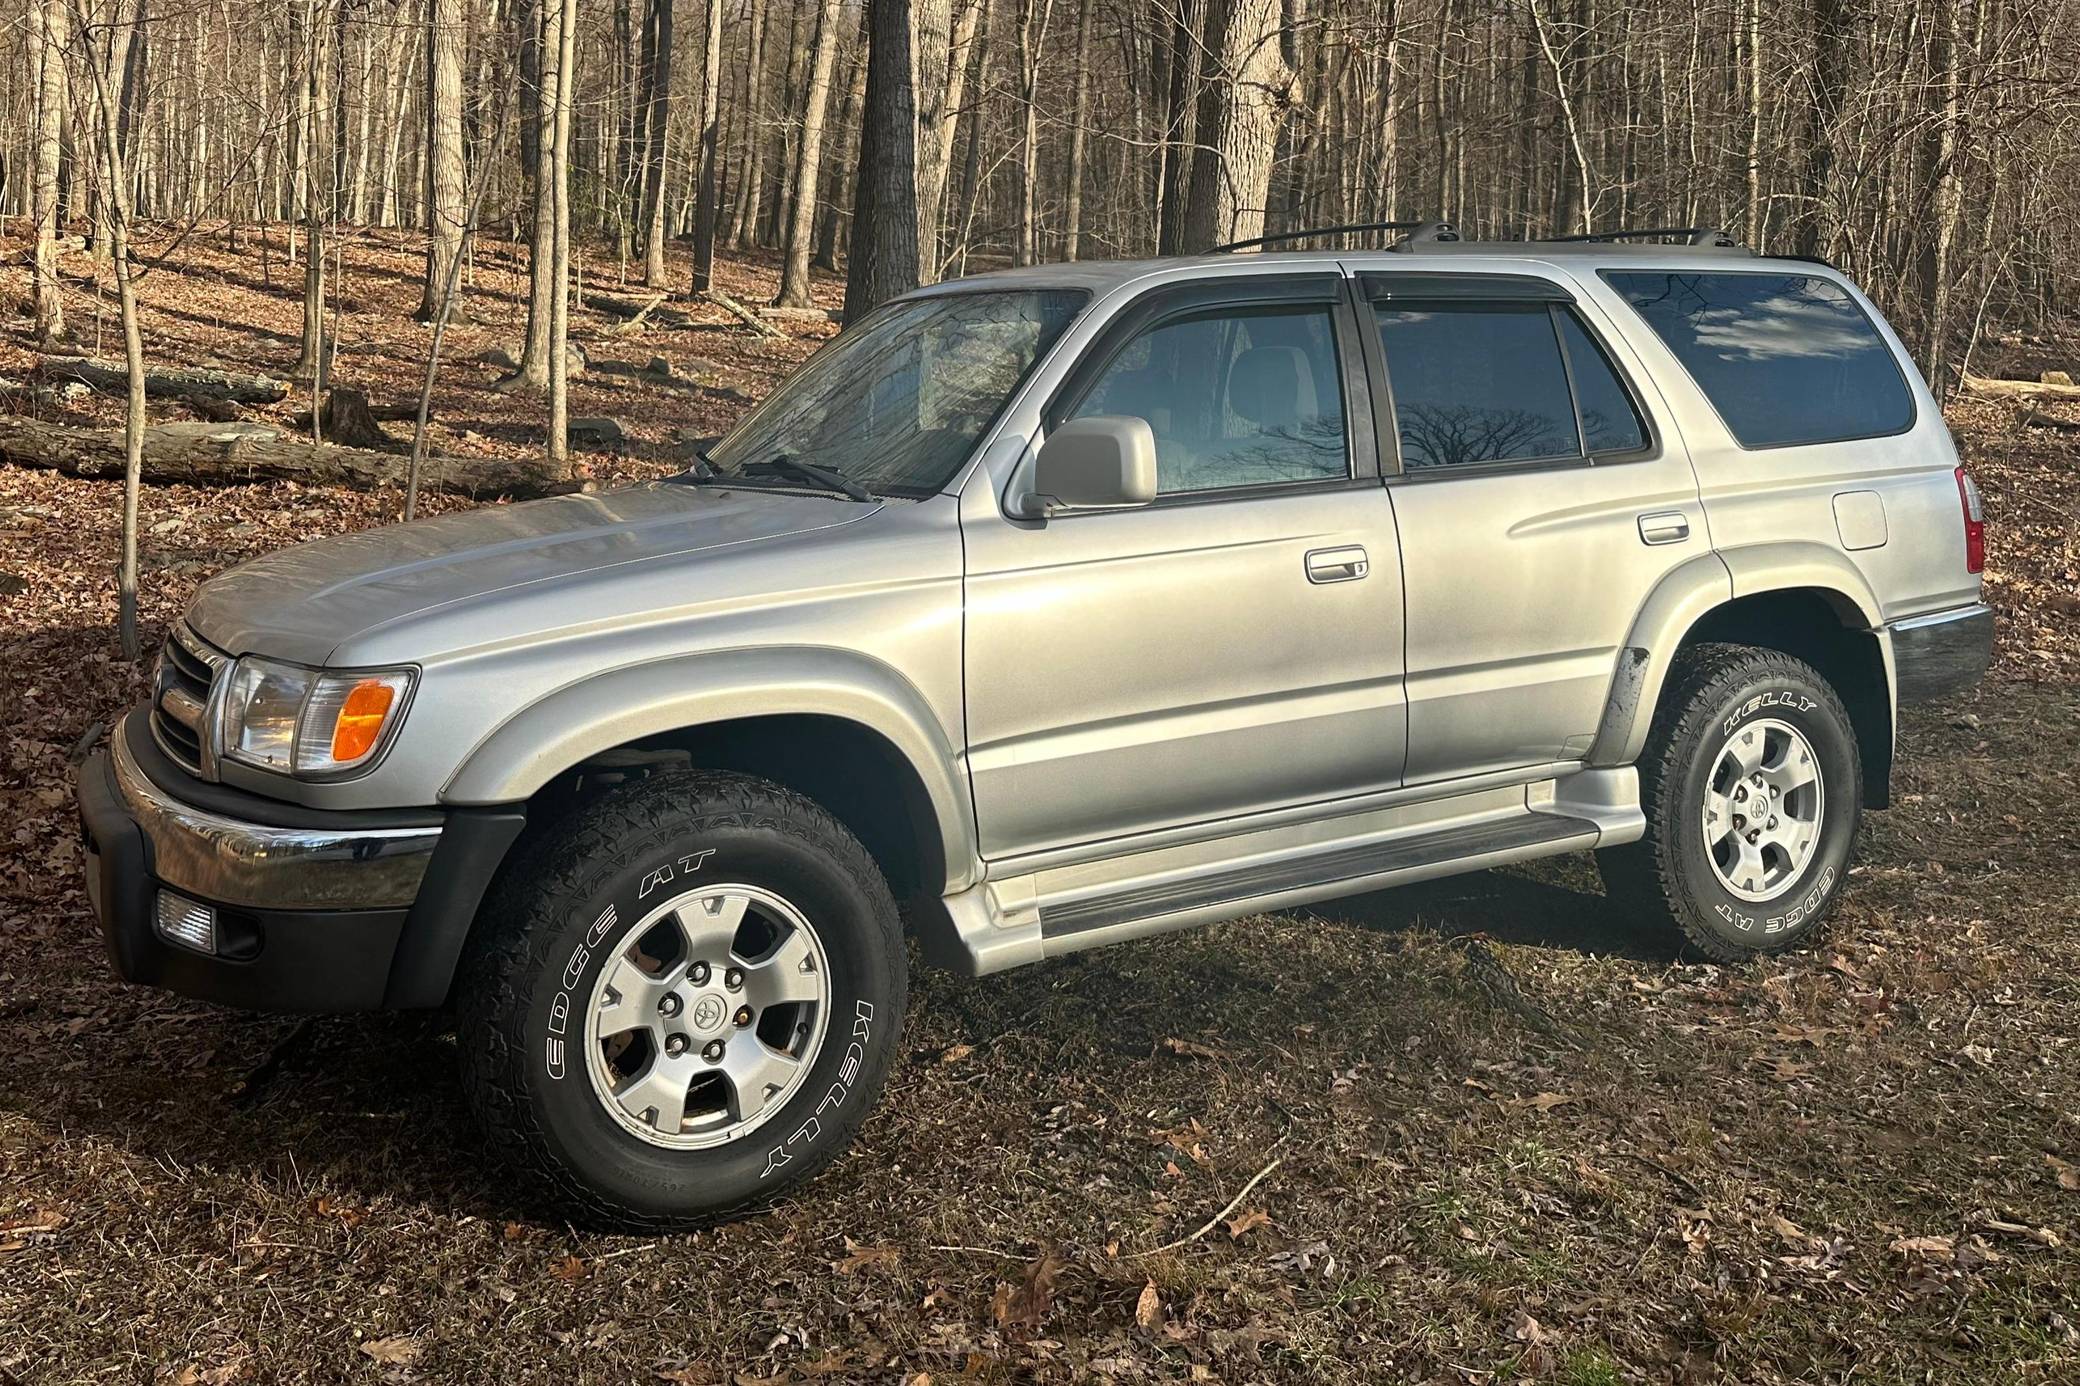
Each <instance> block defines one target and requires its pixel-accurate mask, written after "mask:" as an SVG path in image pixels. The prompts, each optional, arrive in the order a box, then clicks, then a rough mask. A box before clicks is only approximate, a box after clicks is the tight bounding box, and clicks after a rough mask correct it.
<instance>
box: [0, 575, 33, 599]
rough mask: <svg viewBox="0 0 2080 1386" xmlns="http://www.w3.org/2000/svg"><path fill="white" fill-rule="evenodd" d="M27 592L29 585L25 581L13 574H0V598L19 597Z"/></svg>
mask: <svg viewBox="0 0 2080 1386" xmlns="http://www.w3.org/2000/svg"><path fill="white" fill-rule="evenodd" d="M28 590H29V584H28V582H27V581H26V580H25V579H22V578H18V577H16V576H15V575H14V574H13V573H0V597H19V596H20V595H21V594H22V593H24V592H26V591H28Z"/></svg>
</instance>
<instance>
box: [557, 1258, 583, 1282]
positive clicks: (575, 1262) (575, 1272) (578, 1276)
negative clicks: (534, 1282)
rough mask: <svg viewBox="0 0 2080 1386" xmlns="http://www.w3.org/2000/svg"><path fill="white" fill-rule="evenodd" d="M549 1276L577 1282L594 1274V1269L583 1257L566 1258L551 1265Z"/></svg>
mask: <svg viewBox="0 0 2080 1386" xmlns="http://www.w3.org/2000/svg"><path fill="white" fill-rule="evenodd" d="M549 1274H551V1275H553V1276H555V1277H556V1278H557V1279H558V1280H565V1281H571V1282H576V1281H579V1280H583V1279H584V1278H585V1277H586V1276H588V1275H590V1274H592V1267H591V1266H589V1265H587V1264H586V1263H585V1260H584V1258H583V1257H579V1256H565V1257H563V1258H562V1259H561V1260H557V1261H552V1262H550V1263H549Z"/></svg>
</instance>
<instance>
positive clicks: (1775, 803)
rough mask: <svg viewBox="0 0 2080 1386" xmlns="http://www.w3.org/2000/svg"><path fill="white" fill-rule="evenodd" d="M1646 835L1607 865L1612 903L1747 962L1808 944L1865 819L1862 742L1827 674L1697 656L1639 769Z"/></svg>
mask: <svg viewBox="0 0 2080 1386" xmlns="http://www.w3.org/2000/svg"><path fill="white" fill-rule="evenodd" d="M1639 776H1640V798H1641V804H1642V807H1643V808H1644V809H1645V811H1646V818H1647V832H1646V836H1645V837H1644V838H1643V839H1642V840H1641V841H1639V842H1636V843H1631V844H1628V845H1626V846H1623V847H1617V848H1611V849H1608V850H1606V851H1603V852H1599V853H1598V854H1597V858H1598V863H1599V865H1600V866H1601V867H1602V870H1603V876H1604V880H1605V883H1606V884H1607V885H1608V886H1609V888H1610V892H1611V895H1612V896H1613V898H1614V899H1616V900H1617V901H1619V902H1620V903H1622V904H1624V905H1626V906H1627V907H1629V908H1631V909H1633V910H1634V911H1636V912H1637V913H1639V914H1641V915H1644V916H1645V917H1647V918H1648V919H1651V920H1654V921H1656V922H1666V923H1669V924H1672V925H1674V926H1675V927H1676V928H1677V929H1679V930H1680V931H1681V932H1682V935H1683V937H1684V938H1686V939H1687V940H1688V941H1689V942H1690V943H1691V944H1692V945H1693V946H1695V947H1696V948H1697V949H1698V950H1699V951H1700V952H1702V953H1704V954H1706V955H1707V956H1709V957H1713V958H1717V959H1720V960H1722V961H1728V962H1731V961H1738V960H1740V959H1743V958H1748V957H1753V956H1756V955H1758V954H1763V953H1776V952H1781V951H1783V950H1785V949H1788V948H1793V947H1796V946H1798V945H1799V944H1800V943H1802V942H1804V941H1806V940H1807V939H1808V938H1810V937H1811V935H1812V934H1813V932H1814V931H1815V929H1817V928H1818V927H1819V925H1820V923H1821V921H1822V920H1823V919H1824V918H1825V917H1826V915H1827V913H1828V911H1829V909H1830V908H1832V906H1833V904H1834V899H1835V895H1836V893H1837V892H1838V891H1839V889H1840V887H1841V884H1842V881H1843V879H1844V878H1845V877H1846V875H1847V873H1848V865H1849V855H1850V850H1851V848H1852V846H1853V844H1854V841H1855V837H1856V827H1857V822H1858V819H1859V817H1860V816H1861V814H1862V810H1863V790H1862V784H1863V776H1862V768H1861V765H1860V764H1859V761H1858V756H1857V746H1856V732H1855V728H1854V726H1853V724H1852V723H1851V722H1850V720H1849V714H1848V711H1847V709H1845V708H1844V707H1843V706H1842V702H1841V699H1840V698H1839V697H1838V696H1836V694H1835V691H1834V689H1833V688H1832V687H1830V686H1829V685H1828V683H1827V681H1826V680H1825V679H1824V678H1822V677H1821V676H1820V674H1819V672H1818V671H1816V670H1815V669H1814V668H1813V667H1812V666H1811V665H1809V664H1806V663H1805V662H1803V661H1802V660H1798V659H1794V658H1792V657H1791V656H1790V655H1787V654H1783V653H1780V652H1778V651H1775V650H1763V649H1756V648H1753V647H1750V646H1744V645H1699V646H1694V647H1692V648H1691V649H1689V650H1686V651H1685V652H1684V653H1683V654H1682V656H1681V657H1680V658H1679V661H1678V664H1677V667H1676V668H1675V669H1674V670H1673V671H1672V672H1671V674H1670V681H1669V687H1668V690H1667V691H1666V693H1665V694H1664V695H1663V698H1662V702H1661V707H1660V710H1659V711H1658V712H1657V714H1656V715H1655V719H1654V726H1653V729H1652V731H1651V732H1650V733H1649V735H1648V738H1647V746H1646V750H1645V753H1644V754H1643V755H1642V756H1641V758H1640V764H1639Z"/></svg>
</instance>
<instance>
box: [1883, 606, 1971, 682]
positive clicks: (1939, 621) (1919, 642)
mask: <svg viewBox="0 0 2080 1386" xmlns="http://www.w3.org/2000/svg"><path fill="white" fill-rule="evenodd" d="M1886 629H1887V631H1888V633H1889V634H1890V635H1891V636H1892V662H1893V671H1894V672H1893V678H1894V680H1895V686H1896V687H1895V691H1896V694H1897V697H1898V700H1899V702H1900V704H1901V705H1902V706H1904V705H1906V704H1909V703H1925V702H1929V701H1931V700H1933V699H1936V698H1947V697H1949V696H1950V695H1951V694H1953V693H1961V692H1963V691H1964V690H1965V689H1967V688H1970V687H1972V685H1974V684H1976V683H1978V682H1979V680H1980V679H1982V678H1984V677H1985V676H1986V668H1987V666H1988V665H1989V664H1991V663H1992V662H1993V610H1992V608H1990V607H1987V606H1983V605H1973V606H1965V607H1958V608H1956V609H1955V610H1951V611H1938V612H1936V613H1934V614H1933V615H1929V616H1916V617H1913V618H1911V619H1909V620H1905V621H1895V622H1893V623H1892V624H1891V625H1890V626H1888V627H1886Z"/></svg>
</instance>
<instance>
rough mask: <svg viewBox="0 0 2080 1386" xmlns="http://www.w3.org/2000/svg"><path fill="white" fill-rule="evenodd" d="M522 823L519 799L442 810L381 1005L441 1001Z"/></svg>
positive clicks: (407, 1005) (524, 820)
mask: <svg viewBox="0 0 2080 1386" xmlns="http://www.w3.org/2000/svg"><path fill="white" fill-rule="evenodd" d="M526 826H527V813H526V811H525V810H524V809H523V808H522V807H521V806H520V805H518V804H513V805H509V806H501V807H492V808H455V809H449V810H448V818H447V826H446V828H444V829H443V830H442V832H441V840H440V843H439V845H438V846H436V847H435V848H434V849H433V859H432V860H431V861H429V862H427V864H426V879H425V880H424V881H422V882H420V884H419V898H418V899H417V900H415V901H413V902H412V910H411V913H410V914H409V915H407V916H406V917H405V923H404V932H403V934H402V935H401V936H400V937H399V939H398V941H397V953H396V956H395V957H393V958H392V959H391V961H390V982H389V985H388V986H387V987H385V988H384V991H383V1005H384V1006H385V1007H390V1008H396V1009H407V1008H413V1007H432V1006H439V1005H442V1004H444V1003H445V1002H446V1001H447V999H448V988H449V986H450V985H451V984H452V983H453V982H454V980H455V963H456V960H457V959H459V958H460V957H461V956H462V945H463V942H464V941H465V940H466V939H467V938H468V937H469V929H470V925H471V924H472V923H474V922H475V920H476V917H477V906H478V905H479V904H480V903H482V901H483V899H484V892H485V890H486V889H487V888H488V887H489V886H490V885H491V878H492V877H493V876H495V875H497V874H498V868H499V867H500V865H502V864H503V863H504V861H505V859H506V850H507V849H508V848H510V847H511V846H512V845H513V840H514V839H515V838H517V837H519V836H520V830H521V829H522V828H524V827H526Z"/></svg>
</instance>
